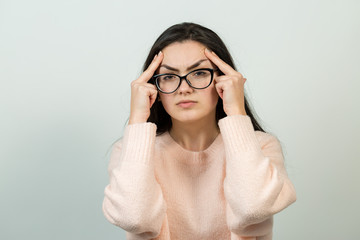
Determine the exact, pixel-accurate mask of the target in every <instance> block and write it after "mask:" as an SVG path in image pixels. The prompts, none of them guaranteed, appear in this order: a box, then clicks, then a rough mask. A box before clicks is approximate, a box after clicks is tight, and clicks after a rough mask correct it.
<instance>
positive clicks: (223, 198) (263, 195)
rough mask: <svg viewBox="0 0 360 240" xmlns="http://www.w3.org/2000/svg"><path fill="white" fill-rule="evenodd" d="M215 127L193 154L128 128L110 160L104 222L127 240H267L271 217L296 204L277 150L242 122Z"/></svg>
mask: <svg viewBox="0 0 360 240" xmlns="http://www.w3.org/2000/svg"><path fill="white" fill-rule="evenodd" d="M218 124H219V128H220V134H219V135H218V136H217V138H216V139H215V140H214V141H213V143H212V144H211V145H210V146H209V147H208V148H207V149H205V150H203V151H199V152H195V151H189V150H186V149H184V148H182V147H181V146H180V145H179V144H178V143H177V142H175V141H174V140H173V139H172V137H171V136H170V135H169V133H168V132H166V133H164V134H162V135H160V136H156V125H155V124H153V123H137V124H131V125H128V126H127V127H126V129H125V132H124V136H123V138H122V139H121V140H119V141H118V142H116V143H115V145H114V147H113V149H112V152H111V156H110V162H109V167H108V172H109V177H110V179H109V180H110V183H109V184H108V185H107V186H106V187H105V191H104V193H105V197H104V201H103V206H102V207H103V212H104V215H105V217H106V218H107V220H108V221H109V222H111V223H112V224H114V225H116V226H119V227H121V228H122V229H124V230H125V231H126V236H127V239H129V240H130V239H131V240H132V239H156V240H170V239H171V240H178V239H179V240H182V239H185V240H188V239H194V240H197V239H199V240H202V239H204V240H205V239H206V240H209V239H219V240H227V239H229V240H235V239H239V240H245V239H246V240H271V239H272V229H273V215H274V214H276V213H278V212H279V211H281V210H283V209H284V208H286V207H288V206H289V205H290V204H292V203H294V202H295V201H296V192H295V188H294V186H293V184H292V183H291V181H290V180H289V178H288V175H287V172H286V169H285V167H284V156H283V153H282V148H281V145H280V142H279V141H278V139H277V138H276V137H274V136H272V135H270V134H268V133H264V132H261V131H254V128H253V125H252V122H251V119H250V117H249V116H247V115H234V116H227V117H225V118H223V119H221V120H220V121H219V123H218Z"/></svg>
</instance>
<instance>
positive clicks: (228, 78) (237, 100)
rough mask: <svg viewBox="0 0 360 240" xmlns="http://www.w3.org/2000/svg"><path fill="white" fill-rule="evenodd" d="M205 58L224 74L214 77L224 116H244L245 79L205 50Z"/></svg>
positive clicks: (212, 53)
mask: <svg viewBox="0 0 360 240" xmlns="http://www.w3.org/2000/svg"><path fill="white" fill-rule="evenodd" d="M205 56H206V57H207V58H208V59H209V60H210V61H211V62H213V63H214V64H215V65H216V66H217V67H218V68H219V69H220V70H221V72H223V73H224V74H225V75H222V76H216V77H214V82H215V88H216V91H217V93H218V94H219V96H220V97H221V99H222V100H223V107H224V111H225V113H226V115H228V116H230V115H238V114H242V115H246V111H245V98H244V83H245V81H246V78H244V77H243V75H242V74H241V73H239V72H237V71H235V70H234V69H233V68H232V67H231V66H230V65H229V64H227V63H225V62H224V61H223V60H221V59H220V58H219V57H218V56H217V55H216V54H215V53H214V52H210V50H208V49H207V48H206V49H205Z"/></svg>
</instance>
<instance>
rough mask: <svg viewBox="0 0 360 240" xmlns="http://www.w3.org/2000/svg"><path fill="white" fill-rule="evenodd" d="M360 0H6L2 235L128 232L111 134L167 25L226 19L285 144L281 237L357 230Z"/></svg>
mask: <svg viewBox="0 0 360 240" xmlns="http://www.w3.org/2000/svg"><path fill="white" fill-rule="evenodd" d="M359 12H360V2H359V1H355V0H354V1H350V0H338V1H331V0H330V1H326V0H323V1H319V0H317V1H316V0H315V1H314V0H304V1H285V0H282V1H279V0H278V1H235V0H233V1H209V0H207V1H126V2H125V1H100V0H87V1H85V0H72V1H69V0H67V1H60V0H59V1H49V0H42V1H41V0H33V1H25V0H11V1H10V0H8V1H5V0H0V80H1V85H0V116H1V117H0V161H1V162H0V164H1V165H0V194H1V197H0V226H1V227H0V228H1V230H0V239H4V240H5V239H19V240H20V239H29V240H30V239H34V240H35V239H36V240H39V239H53V240H56V239H67V240H69V239H88V240H89V239H114V240H115V239H125V234H124V232H123V230H122V229H120V228H118V227H115V226H113V225H111V224H110V223H108V222H107V221H106V219H105V217H104V216H103V213H102V211H101V204H102V200H103V191H104V188H105V186H106V184H107V183H108V175H107V165H108V158H109V151H108V150H109V147H110V146H111V144H112V143H113V142H114V141H115V140H116V139H118V138H119V137H120V136H121V134H122V132H123V128H124V125H125V123H126V120H127V117H128V115H129V104H130V82H131V81H132V80H134V79H135V78H137V77H138V76H139V74H140V72H141V67H142V64H143V62H144V60H145V57H146V55H147V53H148V51H149V49H150V47H151V45H152V43H153V42H154V40H155V39H156V38H157V36H158V35H159V34H160V33H161V32H162V31H164V30H165V29H166V28H167V27H169V26H170V25H172V24H175V23H179V22H183V21H193V22H197V23H200V24H203V25H204V26H207V27H209V28H211V29H213V30H214V31H215V32H217V33H218V34H219V35H220V36H221V37H222V38H223V40H224V41H225V43H226V44H227V46H228V47H229V50H230V51H231V53H232V54H233V57H234V59H235V62H236V64H237V67H238V70H239V71H240V72H242V74H243V75H244V76H245V77H246V78H247V79H248V80H247V81H246V84H245V91H246V93H247V95H248V97H249V100H250V102H251V103H252V105H253V106H254V108H255V110H256V113H257V114H258V115H259V117H260V120H261V121H262V123H263V126H264V127H265V128H266V129H267V130H269V131H270V132H271V133H273V134H275V135H276V136H277V137H278V138H279V139H280V140H281V142H282V144H283V150H284V154H285V156H286V164H287V169H288V173H289V176H290V179H291V180H292V181H293V183H294V185H295V188H296V190H297V194H298V200H297V202H296V203H295V204H293V205H291V206H290V207H289V208H287V209H285V210H284V211H283V212H281V213H279V214H277V215H276V217H275V226H274V239H275V240H277V239H280V240H281V239H286V240H288V239H292V240H300V239H301V240H303V239H327V240H329V239H355V238H356V237H358V235H359V234H360V230H359V227H358V226H357V223H358V214H359V207H358V203H359V202H360V193H359V186H358V183H359V180H360V179H359V176H358V174H359V169H360V164H359V162H360V161H359V160H360V159H359V155H360V151H359V137H360V131H359V123H360V114H359V109H360V106H359V105H360V104H359V103H360V101H359V100H360V99H359V89H360V88H359V87H360V84H359V80H360V70H359V63H360V61H359V60H360V57H359V56H360V47H359V42H360V17H359Z"/></svg>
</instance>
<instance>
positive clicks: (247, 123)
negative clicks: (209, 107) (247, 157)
mask: <svg viewBox="0 0 360 240" xmlns="http://www.w3.org/2000/svg"><path fill="white" fill-rule="evenodd" d="M219 128H220V132H221V134H222V135H223V139H224V143H225V145H226V146H229V149H232V150H233V151H236V152H243V151H258V150H261V146H260V144H259V140H258V139H257V137H256V134H255V130H254V126H253V124H252V122H251V118H250V117H249V116H248V115H231V116H227V117H224V118H222V119H220V120H219Z"/></svg>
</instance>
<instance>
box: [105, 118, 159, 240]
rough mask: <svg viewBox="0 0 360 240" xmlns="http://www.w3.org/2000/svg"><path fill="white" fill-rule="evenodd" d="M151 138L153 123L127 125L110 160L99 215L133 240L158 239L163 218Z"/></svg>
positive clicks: (153, 132) (152, 137)
mask: <svg viewBox="0 0 360 240" xmlns="http://www.w3.org/2000/svg"><path fill="white" fill-rule="evenodd" d="M155 135H156V125H155V124H153V123H137V124H131V125H128V126H127V127H126V129H125V132H124V137H123V138H122V139H121V140H120V141H118V142H117V143H116V144H115V146H114V148H113V150H112V152H111V156H110V163H109V168H108V172H109V176H110V183H109V184H108V185H107V186H106V188H105V192H104V193H105V197H104V201H103V212H104V215H105V217H106V218H107V220H108V221H109V222H111V223H112V224H114V225H116V226H119V227H121V228H122V229H124V230H125V231H127V232H128V233H127V234H128V236H132V238H136V239H151V238H155V237H156V236H158V235H159V234H160V230H161V226H162V223H163V220H164V217H165V214H166V202H165V200H164V198H163V194H162V191H161V188H160V185H159V184H158V183H157V181H156V179H155V174H154V163H153V158H154V143H155Z"/></svg>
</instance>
